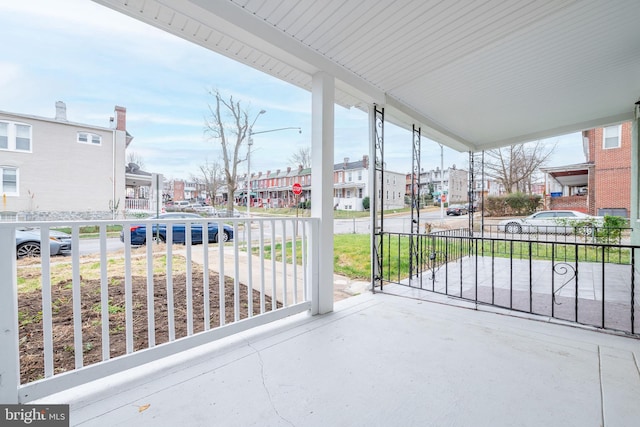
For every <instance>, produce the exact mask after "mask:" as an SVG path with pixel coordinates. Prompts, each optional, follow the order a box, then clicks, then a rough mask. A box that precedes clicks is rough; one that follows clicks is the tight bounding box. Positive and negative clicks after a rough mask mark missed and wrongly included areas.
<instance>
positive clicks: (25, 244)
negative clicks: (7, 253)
mask: <svg viewBox="0 0 640 427" xmlns="http://www.w3.org/2000/svg"><path fill="white" fill-rule="evenodd" d="M40 244H41V242H40V229H39V228H29V227H21V228H18V229H16V254H17V257H18V258H25V257H39V256H40ZM49 250H50V251H51V255H65V254H68V253H70V252H71V236H70V235H69V234H67V233H63V232H61V231H56V230H49Z"/></svg>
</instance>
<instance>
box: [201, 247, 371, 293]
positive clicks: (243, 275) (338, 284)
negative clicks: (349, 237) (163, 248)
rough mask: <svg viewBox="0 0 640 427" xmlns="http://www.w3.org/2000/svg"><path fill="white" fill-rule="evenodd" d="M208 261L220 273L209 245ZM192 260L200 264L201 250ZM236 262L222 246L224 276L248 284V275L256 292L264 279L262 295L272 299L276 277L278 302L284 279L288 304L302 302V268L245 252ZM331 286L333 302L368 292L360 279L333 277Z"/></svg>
mask: <svg viewBox="0 0 640 427" xmlns="http://www.w3.org/2000/svg"><path fill="white" fill-rule="evenodd" d="M208 258H209V263H208V264H209V270H210V271H213V272H216V273H218V272H220V252H219V249H218V248H217V245H215V244H214V245H209V256H208ZM191 259H192V261H193V262H195V263H197V264H200V265H203V264H204V255H203V251H200V250H197V251H193V252H192V255H191ZM237 261H238V265H237V266H236V256H235V253H234V251H233V247H225V249H224V250H223V268H224V274H225V276H229V277H235V275H236V273H237V275H238V277H237V278H238V280H239V281H240V283H243V284H249V282H250V281H249V276H250V275H251V284H252V287H253V289H255V290H257V291H260V290H261V286H262V282H261V281H262V279H263V278H264V287H265V288H264V289H265V294H266V295H268V296H272V294H273V289H274V288H273V287H272V285H273V284H274V281H273V278H274V277H275V291H276V295H277V297H278V300H279V301H283V297H284V296H283V287H282V284H283V283H284V279H283V278H284V277H285V276H286V282H287V302H288V303H291V302H292V301H294V294H296V295H295V297H296V299H295V301H298V302H300V301H302V300H303V296H304V292H303V287H304V271H303V270H302V267H301V266H297V268H296V269H294V266H293V265H292V264H289V263H287V264H283V263H282V262H276V263H275V265H274V263H272V262H271V260H264V263H261V262H260V257H259V256H257V255H248V254H247V252H244V251H238V257H237ZM249 263H251V270H249ZM236 267H237V269H236ZM274 267H275V268H274ZM262 268H264V272H262V271H263V270H262ZM285 270H286V274H285ZM250 271H251V273H250ZM294 272H295V273H294ZM294 275H295V277H294ZM294 279H295V280H294ZM294 283H297V286H296V287H295V288H294V286H293V284H294ZM333 287H334V292H333V294H334V301H340V300H343V299H345V298H349V297H352V296H354V295H359V294H361V293H363V292H367V291H369V290H371V283H369V282H365V281H360V280H352V279H350V278H348V277H345V276H340V275H338V274H334V275H333ZM296 291H297V293H296Z"/></svg>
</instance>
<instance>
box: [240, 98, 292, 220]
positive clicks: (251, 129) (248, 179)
mask: <svg viewBox="0 0 640 427" xmlns="http://www.w3.org/2000/svg"><path fill="white" fill-rule="evenodd" d="M263 113H266V111H264V110H261V111H260V113H258V116H259V115H260V114H263ZM258 116H256V120H257V119H258ZM256 120H254V121H253V123H252V124H251V126H250V127H249V143H248V144H247V217H248V216H249V215H250V213H251V146H252V145H253V135H259V134H261V133H269V132H278V131H282V130H297V131H298V133H302V128H300V127H286V128H278V129H269V130H261V131H259V132H254V131H253V125H254V124H255V122H256Z"/></svg>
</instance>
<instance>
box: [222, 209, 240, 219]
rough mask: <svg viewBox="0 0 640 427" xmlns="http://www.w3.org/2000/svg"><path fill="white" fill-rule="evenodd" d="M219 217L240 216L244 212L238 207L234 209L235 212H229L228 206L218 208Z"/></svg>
mask: <svg viewBox="0 0 640 427" xmlns="http://www.w3.org/2000/svg"><path fill="white" fill-rule="evenodd" d="M217 215H218V216H219V217H221V218H240V217H241V216H242V214H241V213H240V211H238V210H237V209H234V210H233V212H231V213H229V212H228V211H227V209H226V208H221V209H219V210H218V214H217Z"/></svg>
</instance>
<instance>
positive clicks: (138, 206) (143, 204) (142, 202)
mask: <svg viewBox="0 0 640 427" xmlns="http://www.w3.org/2000/svg"><path fill="white" fill-rule="evenodd" d="M124 208H125V209H126V210H128V211H143V212H148V211H150V210H151V200H149V199H125V201H124Z"/></svg>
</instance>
